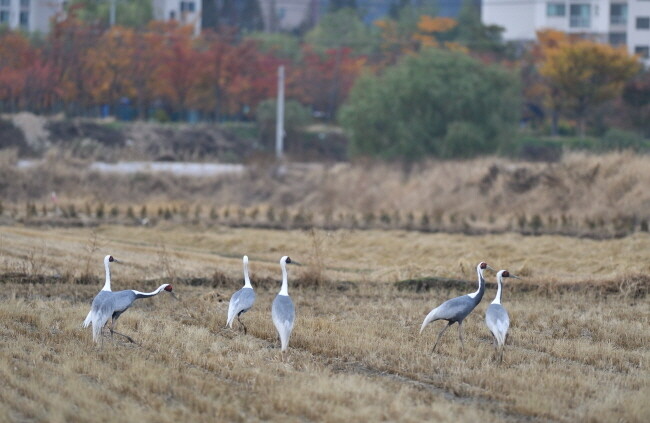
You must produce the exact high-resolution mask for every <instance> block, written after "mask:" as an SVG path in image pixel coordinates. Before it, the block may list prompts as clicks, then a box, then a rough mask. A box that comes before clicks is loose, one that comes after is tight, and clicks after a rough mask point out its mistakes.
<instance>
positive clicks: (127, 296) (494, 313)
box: [82, 255, 520, 362]
mask: <svg viewBox="0 0 650 423" xmlns="http://www.w3.org/2000/svg"><path fill="white" fill-rule="evenodd" d="M111 263H119V261H118V260H116V259H115V258H114V257H113V256H111V255H107V256H106V257H104V269H105V273H106V281H105V282H104V286H103V288H102V289H101V291H99V293H98V294H97V295H96V296H95V298H94V299H93V301H92V305H91V308H90V311H89V312H88V315H87V316H86V319H85V320H84V322H83V325H82V326H83V327H84V328H86V327H88V326H90V325H91V324H92V332H93V340H94V341H95V342H100V340H102V336H101V332H102V329H103V328H104V326H106V324H107V323H108V320H109V319H111V323H110V325H109V327H108V329H109V332H110V335H111V337H112V336H113V334H117V335H121V336H123V337H125V338H126V339H128V340H129V341H130V342H133V343H135V341H134V340H133V339H132V338H131V337H130V336H128V335H125V334H122V333H119V332H117V331H116V330H115V326H116V324H117V319H118V318H119V317H120V315H121V314H122V313H124V312H125V311H126V310H127V309H128V308H129V307H131V306H132V305H133V303H134V302H135V300H137V299H140V298H150V297H154V296H156V295H158V294H159V293H161V292H163V291H166V292H168V293H170V294H171V295H172V296H174V297H175V295H174V293H173V292H172V286H171V285H170V284H162V285H160V286H159V287H158V288H157V289H156V290H154V291H152V292H140V291H136V290H132V289H130V290H124V291H117V292H113V291H112V290H111V272H110V264H111ZM291 263H296V262H294V261H292V260H291V258H290V257H289V256H283V257H282V258H281V259H280V268H281V270H282V285H281V287H280V292H278V294H277V295H276V297H275V299H274V300H273V303H272V306H271V318H272V321H273V324H274V325H275V328H276V331H277V333H278V339H279V340H280V351H281V353H284V352H285V351H286V350H287V349H288V347H289V338H290V337H291V332H292V331H293V327H294V323H295V319H296V309H295V306H294V303H293V301H292V300H291V297H290V296H289V286H288V285H289V282H288V276H287V264H291ZM243 265H244V266H243V267H244V286H243V287H242V288H241V289H239V290H238V291H236V292H235V293H234V294H233V295H232V297H231V298H230V302H229V304H228V316H227V320H226V327H229V328H231V329H232V325H233V322H234V320H235V318H237V321H238V322H239V324H240V326H241V327H242V328H243V330H244V334H247V332H248V330H247V328H246V325H245V324H244V322H242V321H241V315H242V314H244V313H246V312H247V311H249V310H250V309H251V308H252V307H253V305H254V304H255V291H254V289H253V286H252V284H251V281H250V277H249V275H248V256H246V255H245V256H244V257H243ZM486 270H492V271H495V270H494V269H493V268H492V267H490V266H488V264H487V263H485V262H480V263H479V264H478V265H477V266H476V273H477V276H478V289H477V290H476V291H475V292H473V293H470V294H466V295H461V296H460V297H456V298H452V299H449V300H447V301H445V302H443V303H442V304H440V305H439V306H438V307H436V308H434V309H433V310H431V311H430V312H429V313H428V314H427V316H426V317H425V318H424V321H423V322H422V326H421V327H420V334H422V332H423V331H424V329H425V328H426V326H427V325H429V324H430V323H433V322H435V321H437V320H445V321H446V322H447V324H446V325H445V326H444V327H443V328H442V330H441V331H440V332H439V333H438V336H437V337H436V340H435V342H434V344H433V349H432V352H435V350H436V347H437V346H438V342H439V341H440V338H441V337H442V335H443V334H444V332H445V331H446V330H447V329H448V328H449V326H451V325H453V324H454V323H458V338H459V339H460V344H461V350H463V351H464V349H465V345H464V341H463V332H462V325H463V321H464V320H465V318H466V317H467V316H469V314H470V313H471V312H472V311H473V310H474V309H475V308H476V306H477V305H478V304H479V303H480V302H481V299H482V298H483V294H484V293H485V271H486ZM496 276H497V284H498V285H497V293H496V296H495V298H494V300H493V301H492V303H491V304H490V305H489V306H488V308H487V310H486V312H485V324H486V326H487V328H488V329H489V331H490V333H491V334H492V337H493V339H494V347H495V358H496V359H497V360H498V361H499V362H502V361H503V353H504V347H505V343H506V339H507V335H508V329H509V327H510V318H509V316H508V312H507V311H506V309H505V308H504V307H503V305H502V304H501V298H502V293H503V279H504V278H517V279H520V278H519V277H518V276H515V275H513V274H511V273H510V272H509V271H507V270H500V271H498V272H496ZM175 298H176V297H175Z"/></svg>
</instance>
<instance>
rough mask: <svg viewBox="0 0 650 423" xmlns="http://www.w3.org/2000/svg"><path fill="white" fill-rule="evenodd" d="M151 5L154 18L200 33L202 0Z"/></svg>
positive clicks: (173, 0)
mask: <svg viewBox="0 0 650 423" xmlns="http://www.w3.org/2000/svg"><path fill="white" fill-rule="evenodd" d="M0 1H2V0H0ZM152 5H153V18H154V20H157V21H173V20H175V21H178V22H180V23H181V24H183V25H193V26H194V34H196V35H199V33H201V11H202V5H203V2H202V0H153V4H152Z"/></svg>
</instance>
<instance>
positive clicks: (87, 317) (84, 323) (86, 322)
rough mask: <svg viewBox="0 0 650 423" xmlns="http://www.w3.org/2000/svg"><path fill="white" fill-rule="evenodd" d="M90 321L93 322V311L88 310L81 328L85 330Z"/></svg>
mask: <svg viewBox="0 0 650 423" xmlns="http://www.w3.org/2000/svg"><path fill="white" fill-rule="evenodd" d="M92 321H93V311H92V310H90V311H89V312H88V316H86V320H84V322H83V324H82V326H83V327H84V328H87V327H88V326H90V324H91V323H92Z"/></svg>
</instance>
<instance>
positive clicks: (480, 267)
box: [476, 261, 494, 276]
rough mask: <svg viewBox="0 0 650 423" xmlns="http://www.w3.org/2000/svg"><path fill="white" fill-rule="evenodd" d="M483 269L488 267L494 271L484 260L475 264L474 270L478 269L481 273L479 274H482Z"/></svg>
mask: <svg viewBox="0 0 650 423" xmlns="http://www.w3.org/2000/svg"><path fill="white" fill-rule="evenodd" d="M485 269H490V270H492V271H493V272H494V269H493V268H491V267H490V266H489V265H488V264H487V263H486V262H484V261H482V262H480V263H479V264H478V266H476V270H478V271H479V272H480V273H481V276H483V272H485Z"/></svg>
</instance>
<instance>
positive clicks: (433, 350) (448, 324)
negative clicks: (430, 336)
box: [431, 322, 453, 352]
mask: <svg viewBox="0 0 650 423" xmlns="http://www.w3.org/2000/svg"><path fill="white" fill-rule="evenodd" d="M452 324H453V323H452V322H449V323H447V326H445V327H444V328H442V330H441V331H440V333H439V334H438V337H437V338H436V343H435V344H433V349H432V350H431V352H435V351H436V347H437V346H438V341H440V337H441V336H442V334H443V333H445V331H446V330H447V328H448V327H449V326H451V325H452Z"/></svg>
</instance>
